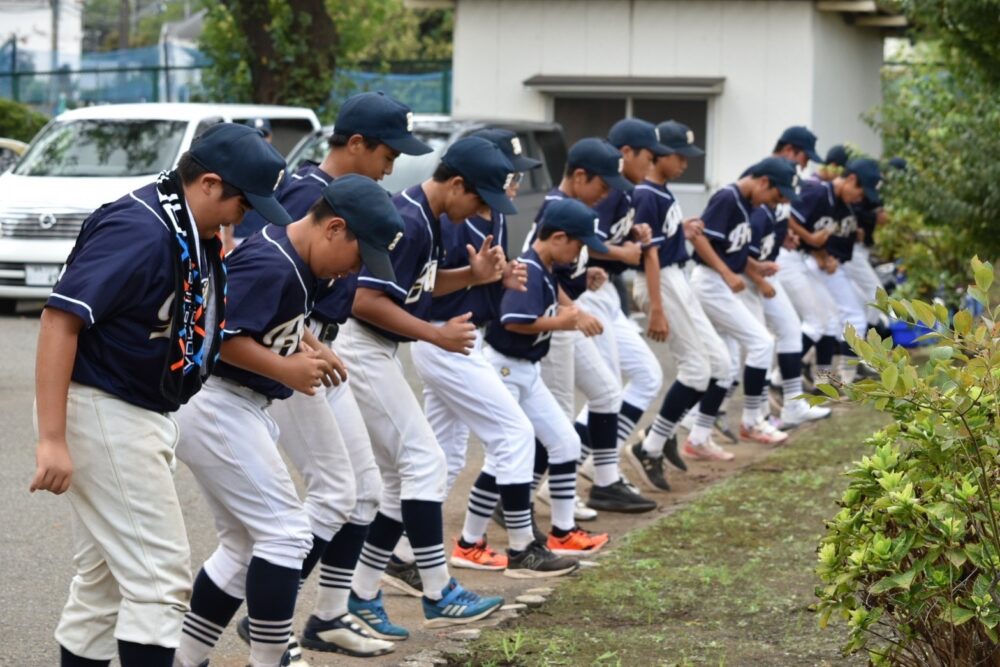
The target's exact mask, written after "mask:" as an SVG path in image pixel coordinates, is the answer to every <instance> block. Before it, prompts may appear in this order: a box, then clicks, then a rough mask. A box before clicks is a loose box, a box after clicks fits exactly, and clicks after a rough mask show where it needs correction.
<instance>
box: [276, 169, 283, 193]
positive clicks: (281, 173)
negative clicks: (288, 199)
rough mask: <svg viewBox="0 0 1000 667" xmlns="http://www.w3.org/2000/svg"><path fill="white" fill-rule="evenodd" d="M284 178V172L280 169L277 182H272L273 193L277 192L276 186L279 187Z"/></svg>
mask: <svg viewBox="0 0 1000 667" xmlns="http://www.w3.org/2000/svg"><path fill="white" fill-rule="evenodd" d="M284 177H285V170H284V169H282V170H281V171H279V172H278V180H276V181H275V182H274V191H275V192H277V191H278V186H279V185H281V179H283V178H284Z"/></svg>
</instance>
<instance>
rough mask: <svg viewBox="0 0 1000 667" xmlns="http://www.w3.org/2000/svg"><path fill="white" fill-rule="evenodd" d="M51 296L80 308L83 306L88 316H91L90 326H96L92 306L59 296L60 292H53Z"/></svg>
mask: <svg viewBox="0 0 1000 667" xmlns="http://www.w3.org/2000/svg"><path fill="white" fill-rule="evenodd" d="M51 296H53V297H56V298H59V299H62V300H63V301H69V302H70V303H75V304H76V305H78V306H83V307H84V308H86V309H87V314H88V315H90V325H91V326H93V325H94V324H95V322H94V311H93V310H91V309H90V306H89V305H87V304H86V303H85V302H83V301H80V300H79V299H71V298H70V297H68V296H63V295H62V294H59V293H58V292H53V293H52V294H51Z"/></svg>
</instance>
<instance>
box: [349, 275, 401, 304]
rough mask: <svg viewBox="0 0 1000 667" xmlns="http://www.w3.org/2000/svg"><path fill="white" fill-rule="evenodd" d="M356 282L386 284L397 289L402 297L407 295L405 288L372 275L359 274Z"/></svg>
mask: <svg viewBox="0 0 1000 667" xmlns="http://www.w3.org/2000/svg"><path fill="white" fill-rule="evenodd" d="M358 282H359V283H360V282H366V283H374V284H376V285H388V286H389V287H391V288H393V289H394V290H399V293H400V294H401V295H402V296H403V298H404V299H405V298H406V297H407V296H408V292H407V291H406V290H405V289H403V288H402V287H400V286H399V285H397V284H396V283H393V282H389V281H388V280H379V279H378V278H373V277H372V276H361V277H359V278H358Z"/></svg>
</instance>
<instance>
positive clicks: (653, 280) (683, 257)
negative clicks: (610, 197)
mask: <svg viewBox="0 0 1000 667" xmlns="http://www.w3.org/2000/svg"><path fill="white" fill-rule="evenodd" d="M657 129H658V131H659V135H660V141H661V142H662V143H663V144H664V145H665V146H666V147H667V148H669V149H670V150H671V153H670V154H669V155H664V156H660V157H658V158H657V159H656V160H655V161H654V163H653V164H652V165H651V166H650V169H649V173H648V175H647V176H646V179H645V181H643V183H641V184H640V185H637V186H636V188H635V190H634V191H633V193H632V199H633V201H634V202H635V221H636V224H640V223H645V224H648V225H649V226H650V227H651V228H652V229H653V238H652V243H651V246H650V248H649V249H648V250H647V251H646V255H645V257H644V261H643V264H642V265H641V266H640V267H639V270H640V271H641V273H640V276H639V278H638V279H637V280H636V281H635V284H634V286H633V290H634V296H635V300H636V304H637V305H638V306H639V307H640V308H642V309H643V311H645V312H646V315H647V316H648V318H649V329H648V332H647V335H648V336H649V337H650V338H651V339H653V340H655V341H660V342H662V341H664V340H665V341H666V343H667V346H668V348H669V349H670V352H671V354H672V355H673V357H674V359H675V361H676V363H677V378H676V379H675V380H674V382H673V384H671V385H670V389H669V390H668V391H667V395H666V396H664V398H663V403H662V405H661V406H660V411H659V414H658V415H657V416H656V418H655V420H654V421H653V424H652V426H651V427H650V430H649V432H648V433H647V434H646V437H645V439H644V440H643V441H642V442H637V443H635V444H633V445H632V446H631V447H629V448H628V455H629V458H630V460H631V461H632V463H633V465H634V466H635V468H636V469H637V470H638V471H639V472H640V473H641V474H642V477H643V479H644V480H645V481H646V483H647V484H649V485H650V486H652V487H653V488H655V489H659V490H661V491H669V490H670V485H669V483H668V482H667V479H666V475H665V471H664V467H663V460H664V457H666V459H667V460H668V461H670V463H672V464H673V465H674V466H676V467H677V468H680V469H681V470H687V466H686V464H685V463H684V459H683V458H681V456H680V454H679V451H678V447H677V438H676V435H675V433H676V430H677V424H678V423H679V422H680V420H681V418H682V416H683V415H684V414H685V413H686V412H687V411H688V410H690V409H691V408H692V407H694V405H695V404H696V403H697V402H698V400H699V399H700V398H701V396H702V395H703V394H704V393H705V390H706V389H707V388H708V385H709V382H711V381H712V378H715V379H716V380H719V379H721V378H724V377H726V375H727V374H728V373H729V372H730V368H729V366H730V362H729V351H728V349H727V346H726V345H725V343H723V341H722V339H721V338H720V337H719V335H718V334H717V333H716V332H715V327H713V326H712V323H711V322H710V321H709V319H708V317H707V316H706V315H705V311H704V310H703V309H702V307H701V304H700V303H699V301H698V299H697V298H695V295H694V293H693V292H692V290H691V285H690V283H689V282H688V279H687V276H686V275H685V274H684V265H685V264H686V263H687V262H688V260H689V259H690V257H689V256H688V251H687V244H686V243H685V240H690V239H692V238H694V237H695V236H697V235H700V234H701V232H702V229H703V228H704V223H702V221H701V220H700V219H698V218H688V219H686V220H685V219H684V214H683V213H682V211H681V206H680V203H679V202H678V201H677V199H676V197H675V196H674V194H673V193H672V192H671V191H670V188H669V186H668V183H669V182H670V181H672V180H675V179H677V178H680V176H681V175H682V174H683V173H684V172H685V171H686V170H687V164H688V158H690V157H697V156H700V155H704V154H705V153H704V151H702V150H701V149H700V148H698V147H697V146H696V145H695V143H694V133H693V132H692V131H691V129H690V128H689V127H687V126H686V125H683V124H681V123H678V122H676V121H667V122H665V123H660V124H659V125H658V126H657ZM668 312H669V313H670V317H669V319H668V318H667V315H666V313H668Z"/></svg>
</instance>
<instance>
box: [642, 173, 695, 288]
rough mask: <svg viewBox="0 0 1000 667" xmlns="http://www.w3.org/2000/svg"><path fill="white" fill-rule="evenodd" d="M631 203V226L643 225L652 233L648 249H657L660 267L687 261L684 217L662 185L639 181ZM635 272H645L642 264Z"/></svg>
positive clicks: (666, 188) (672, 197) (674, 199)
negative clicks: (633, 213)
mask: <svg viewBox="0 0 1000 667" xmlns="http://www.w3.org/2000/svg"><path fill="white" fill-rule="evenodd" d="M632 202H633V203H634V204H635V224H640V223H645V224H647V225H649V226H650V227H651V228H652V229H653V241H652V245H654V246H656V247H657V252H658V253H659V256H660V266H661V267H664V266H670V265H672V264H683V263H684V262H686V261H687V260H688V259H690V256H689V255H688V251H687V244H685V243H684V220H683V215H684V214H683V213H681V205H680V203H679V202H678V201H677V198H676V197H674V193H672V192H671V191H670V188H668V187H667V186H666V184H664V185H660V184H659V183H654V182H653V181H649V180H647V181H643V182H642V183H640V184H639V185H637V186H636V187H635V190H634V191H633V192H632ZM638 269H639V271H645V270H646V269H645V267H644V265H643V264H640V265H639V266H638Z"/></svg>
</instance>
